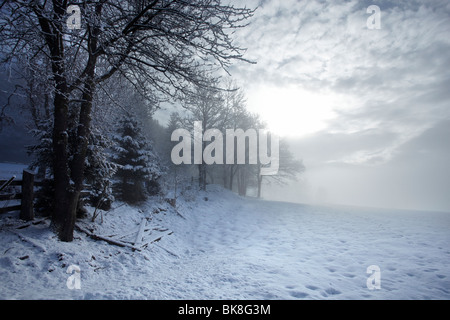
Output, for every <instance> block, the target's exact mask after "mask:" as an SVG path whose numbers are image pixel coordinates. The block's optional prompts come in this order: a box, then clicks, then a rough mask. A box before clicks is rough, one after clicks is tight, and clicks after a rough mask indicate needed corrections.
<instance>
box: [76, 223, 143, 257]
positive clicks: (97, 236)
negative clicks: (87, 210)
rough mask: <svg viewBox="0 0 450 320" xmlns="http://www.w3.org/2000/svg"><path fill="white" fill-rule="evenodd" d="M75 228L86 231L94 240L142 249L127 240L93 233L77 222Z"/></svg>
mask: <svg viewBox="0 0 450 320" xmlns="http://www.w3.org/2000/svg"><path fill="white" fill-rule="evenodd" d="M75 228H76V229H77V230H79V231H81V232H84V233H85V234H87V235H88V236H89V237H91V238H92V239H94V240H102V241H106V242H107V243H109V244H112V245H115V246H119V247H128V248H131V249H133V250H138V251H141V249H140V248H138V247H135V246H133V245H130V244H128V243H125V242H122V241H119V240H116V239H112V238H109V237H104V236H100V235H98V234H95V233H92V232H90V231H89V230H87V229H85V228H83V227H81V226H79V225H77V224H76V225H75Z"/></svg>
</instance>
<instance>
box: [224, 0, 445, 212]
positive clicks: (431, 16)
mask: <svg viewBox="0 0 450 320" xmlns="http://www.w3.org/2000/svg"><path fill="white" fill-rule="evenodd" d="M372 4H374V3H373V1H370V0H367V1H356V0H350V1H321V0H317V1H291V0H288V1H270V0H269V1H262V2H260V8H259V9H258V11H257V13H256V15H255V17H254V19H253V21H252V24H251V25H250V27H249V28H246V29H243V30H242V32H240V33H238V41H239V42H241V43H242V45H243V46H244V47H247V48H248V52H247V56H248V58H250V59H253V60H255V61H257V64H256V65H245V64H238V65H236V66H235V67H234V68H233V69H232V70H231V72H232V74H233V75H234V76H236V78H237V79H238V82H240V84H241V86H242V87H243V88H244V89H246V91H247V92H248V95H249V96H248V101H249V107H250V108H251V109H253V110H254V111H259V112H260V113H261V114H262V115H263V114H264V113H265V112H267V113H268V114H270V117H271V118H275V117H276V115H277V112H278V114H279V117H280V119H281V120H280V121H279V122H281V123H283V124H284V125H285V127H287V126H290V125H292V126H293V128H292V131H293V132H294V131H295V125H296V123H295V121H292V119H293V118H295V115H296V114H297V112H298V108H299V106H302V107H305V99H303V100H302V94H301V93H302V92H307V94H306V97H307V99H306V100H308V98H309V97H313V96H321V98H320V99H319V100H321V101H330V105H328V109H332V114H333V116H332V117H329V115H330V114H331V113H328V114H327V117H326V118H323V119H315V117H316V116H317V115H318V114H317V112H313V110H315V109H311V113H310V117H309V118H310V119H315V121H316V120H320V121H317V122H318V123H319V122H320V123H321V124H322V125H321V126H316V131H311V130H310V131H308V132H307V133H308V134H307V135H303V136H300V137H297V138H296V139H294V140H293V141H292V148H293V149H294V152H295V153H296V155H297V156H298V157H299V158H302V159H303V160H304V163H305V165H306V168H307V172H306V174H305V176H306V177H309V179H311V183H312V184H314V185H316V186H320V185H321V186H325V187H326V188H328V189H329V191H330V192H329V193H330V195H331V197H333V196H334V199H335V200H337V201H338V200H342V201H344V199H345V201H347V202H349V203H350V202H352V201H353V203H355V202H358V201H359V203H358V204H363V203H367V204H369V203H370V205H375V204H376V203H378V204H380V205H381V204H384V205H385V206H390V205H391V206H397V207H402V206H403V207H408V206H409V207H411V206H412V207H414V206H415V207H430V208H431V207H433V208H440V209H443V208H447V210H450V203H449V201H448V200H447V201H446V200H445V196H444V194H445V192H446V191H445V190H448V189H450V179H447V180H446V181H444V180H445V179H443V178H442V176H445V177H448V173H449V172H450V170H448V169H447V166H446V165H444V161H443V160H442V159H447V160H448V159H449V158H450V150H449V140H448V137H449V135H448V134H449V133H448V130H446V129H445V126H448V125H449V124H450V122H448V121H449V120H450V90H449V89H448V88H450V71H449V68H448V66H449V65H450V55H449V54H448V52H450V37H449V35H450V2H448V1H447V0H436V1H425V0H412V1H377V2H376V4H377V5H378V6H379V7H380V9H381V29H380V30H369V29H368V28H367V25H366V20H367V18H368V17H369V16H370V14H368V13H367V12H366V9H367V7H368V6H369V5H372ZM269 88H270V90H269ZM273 88H279V89H278V90H276V89H273ZM288 89H289V90H292V91H295V92H293V93H292V94H291V95H292V96H294V97H296V101H298V103H291V105H292V107H291V108H290V109H289V106H288V104H287V103H286V106H283V107H281V106H280V105H277V104H276V103H272V106H271V107H272V108H275V110H269V111H267V110H265V109H264V108H263V107H261V105H262V102H263V100H270V101H277V100H278V101H284V100H286V99H281V98H279V97H272V98H271V99H269V97H266V95H267V92H274V93H277V92H285V91H286V90H288ZM258 96H260V98H258ZM261 97H263V98H261ZM255 102H256V103H255ZM307 102H308V104H307V107H308V106H309V107H310V108H313V107H312V106H314V105H316V104H315V103H314V101H313V99H312V98H310V99H309V101H307ZM253 104H254V105H253ZM330 106H331V108H330ZM323 107H324V109H327V107H325V106H323ZM296 108H297V109H296ZM281 111H282V112H281ZM302 115H303V116H304V117H303V122H299V123H297V126H299V125H300V124H301V123H304V122H308V116H307V115H308V113H307V112H304V111H303V113H302ZM283 117H284V119H289V121H288V120H286V121H284V122H283V121H282V119H283ZM310 122H311V121H310ZM298 132H302V133H305V131H304V130H303V131H302V130H298ZM308 172H309V173H308ZM443 172H445V173H444V174H443ZM418 181H419V182H418ZM420 181H424V183H423V186H422V185H421V184H420ZM433 181H436V184H435V185H434V186H433ZM414 183H416V184H415V185H414ZM412 185H414V186H412ZM427 188H428V190H427ZM364 190H365V191H364ZM371 197H372V198H371ZM356 199H359V200H358V201H356ZM383 199H384V200H383ZM415 199H416V200H417V201H416V200H415ZM345 201H344V202H345ZM421 201H423V202H422V203H420V202H421ZM433 201H436V203H434V204H433ZM408 202H409V205H408Z"/></svg>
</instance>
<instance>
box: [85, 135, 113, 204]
mask: <svg viewBox="0 0 450 320" xmlns="http://www.w3.org/2000/svg"><path fill="white" fill-rule="evenodd" d="M109 147H111V142H110V141H109V140H108V139H107V138H106V137H105V136H104V135H102V134H101V133H100V132H99V131H98V130H93V131H92V132H91V134H90V139H89V145H88V150H87V155H86V163H85V173H84V175H85V181H86V182H85V183H86V189H87V190H88V192H89V196H88V200H89V202H90V203H91V205H92V206H94V207H96V208H100V209H103V210H109V209H110V208H111V204H112V202H113V201H114V196H113V191H112V181H111V180H112V178H113V176H114V174H115V173H116V172H117V165H116V164H115V163H114V162H112V161H110V160H109V159H108V158H109V155H108V154H107V152H106V150H107V149H108V148H109Z"/></svg>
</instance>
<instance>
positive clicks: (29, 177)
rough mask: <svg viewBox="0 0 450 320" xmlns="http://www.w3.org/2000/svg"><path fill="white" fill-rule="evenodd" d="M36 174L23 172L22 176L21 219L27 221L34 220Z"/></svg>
mask: <svg viewBox="0 0 450 320" xmlns="http://www.w3.org/2000/svg"><path fill="white" fill-rule="evenodd" d="M33 187H34V173H33V172H31V171H28V170H23V175H22V205H21V208H20V216H19V218H20V219H22V220H25V221H30V220H33V219H34V210H33V199H34V194H33V192H34V190H33Z"/></svg>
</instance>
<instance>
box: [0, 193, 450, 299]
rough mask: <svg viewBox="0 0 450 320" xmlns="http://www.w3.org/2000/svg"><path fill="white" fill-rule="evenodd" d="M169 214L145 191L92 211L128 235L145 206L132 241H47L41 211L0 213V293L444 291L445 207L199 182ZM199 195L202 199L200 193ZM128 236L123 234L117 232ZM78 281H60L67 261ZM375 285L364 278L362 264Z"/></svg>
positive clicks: (104, 227)
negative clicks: (355, 201) (373, 204)
mask: <svg viewBox="0 0 450 320" xmlns="http://www.w3.org/2000/svg"><path fill="white" fill-rule="evenodd" d="M190 198H191V199H190V201H184V200H183V199H182V198H179V199H178V207H179V208H178V212H179V213H180V214H181V215H182V216H183V217H184V218H183V217H181V216H180V215H178V214H177V213H176V212H175V211H174V210H173V209H172V208H171V207H170V205H168V204H167V203H165V202H162V201H159V200H158V199H153V200H151V201H148V202H147V203H146V204H145V205H144V206H142V207H140V208H139V209H138V208H132V207H129V206H127V205H123V204H120V203H115V209H113V210H111V211H110V212H108V213H105V214H104V217H103V223H101V221H100V217H98V218H97V219H96V221H95V222H94V223H92V222H90V221H89V219H86V220H85V221H82V222H81V225H83V226H84V227H86V228H90V229H91V230H93V231H94V233H96V234H99V235H104V236H113V235H126V237H124V238H122V240H123V241H127V239H128V240H129V241H130V242H133V239H134V238H135V237H136V234H137V232H138V230H139V227H140V224H141V223H142V219H143V218H144V217H146V218H148V223H147V226H146V232H145V236H144V240H143V243H145V242H148V241H150V240H154V239H156V238H157V237H158V236H159V235H162V238H161V240H160V241H158V242H154V243H152V244H149V245H148V246H147V247H145V248H143V249H142V251H133V250H132V249H130V248H128V247H124V248H123V247H118V246H114V245H111V244H107V243H106V242H103V241H96V240H93V239H91V238H89V237H87V236H86V234H84V233H82V232H80V231H76V232H75V240H74V241H73V242H72V243H63V242H59V241H58V240H57V239H56V236H55V235H54V233H53V232H52V231H51V230H50V229H49V222H48V221H44V222H43V223H40V224H36V225H31V226H29V227H26V228H22V229H17V226H18V225H20V224H23V222H20V221H18V220H17V218H16V217H17V215H16V214H6V215H3V216H1V217H0V298H1V299H449V298H450V266H449V261H450V232H449V227H450V214H446V213H436V212H412V211H409V212H407V211H395V212H394V211H389V210H369V209H360V208H344V207H341V208H330V207H316V206H307V205H300V204H293V203H282V202H270V201H263V200H256V199H247V198H241V197H239V196H237V195H235V194H233V193H231V192H229V191H226V190H223V189H222V188H220V187H218V186H209V190H208V191H207V192H203V193H200V194H198V195H197V196H196V198H195V199H192V197H190ZM206 199H207V200H206ZM127 237H128V238H127ZM71 265H77V266H79V268H80V274H79V275H80V284H81V289H79V290H78V289H72V290H71V289H69V288H68V286H67V279H68V278H69V277H70V276H71V275H76V274H75V273H74V272H73V271H72V273H71V274H68V273H67V270H68V268H69V266H71ZM370 265H377V266H379V268H380V275H381V282H380V286H381V288H380V289H379V290H369V289H368V288H367V278H368V277H369V276H370V274H368V273H366V271H367V267H368V266H370Z"/></svg>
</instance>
